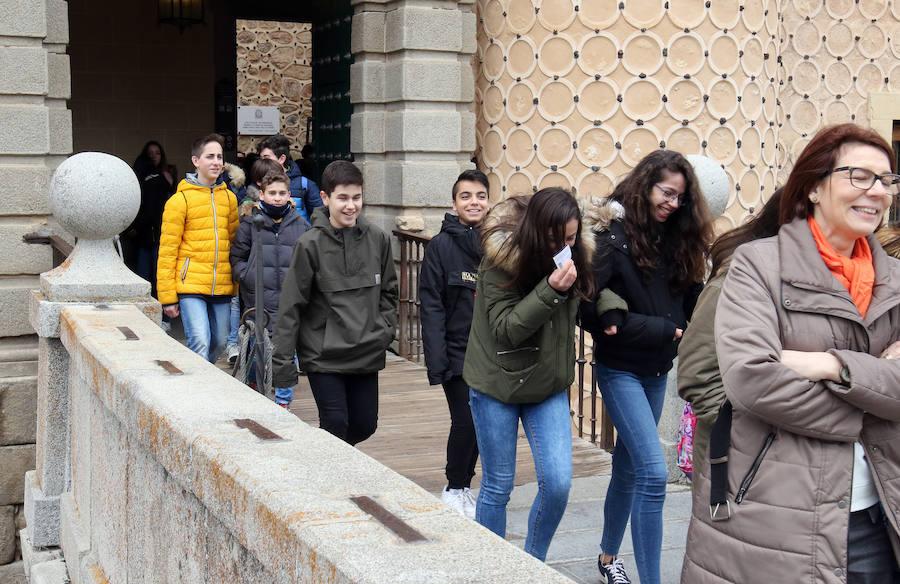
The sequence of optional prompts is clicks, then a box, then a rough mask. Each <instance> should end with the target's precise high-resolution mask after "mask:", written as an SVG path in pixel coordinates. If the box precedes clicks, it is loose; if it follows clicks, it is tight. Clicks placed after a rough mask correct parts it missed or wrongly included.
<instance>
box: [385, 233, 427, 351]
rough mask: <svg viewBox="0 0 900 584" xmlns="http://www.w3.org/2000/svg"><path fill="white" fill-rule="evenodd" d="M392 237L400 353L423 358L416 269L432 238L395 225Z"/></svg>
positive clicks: (417, 270)
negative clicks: (395, 245)
mask: <svg viewBox="0 0 900 584" xmlns="http://www.w3.org/2000/svg"><path fill="white" fill-rule="evenodd" d="M393 233H394V237H396V238H397V240H398V241H399V242H400V303H399V306H398V312H399V314H398V318H397V321H398V329H399V331H398V332H399V335H398V336H399V338H398V339H397V345H398V347H399V351H400V356H401V357H403V358H405V359H409V360H410V361H414V362H416V363H421V362H422V358H423V355H422V323H421V322H420V321H419V272H420V271H421V269H422V258H423V257H424V255H425V246H426V245H428V242H429V241H431V238H430V237H428V236H424V235H419V234H418V233H412V232H410V231H401V230H399V229H395V230H394V231H393Z"/></svg>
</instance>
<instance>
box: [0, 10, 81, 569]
mask: <svg viewBox="0 0 900 584" xmlns="http://www.w3.org/2000/svg"><path fill="white" fill-rule="evenodd" d="M0 13H2V14H3V16H2V18H0V38H2V39H3V40H2V42H0V245H2V248H3V250H4V254H3V262H2V263H0V323H2V325H0V469H2V470H0V583H4V584H5V583H6V582H19V581H20V579H21V577H22V575H23V568H24V566H23V562H22V559H21V557H22V556H21V550H20V549H19V548H18V546H17V541H18V538H17V537H16V533H17V532H18V531H19V530H20V529H21V527H22V525H23V524H24V509H23V503H24V493H23V490H22V476H23V475H24V473H25V471H27V470H29V469H32V468H34V460H35V444H34V442H35V408H36V386H37V358H38V340H37V337H36V336H35V335H34V330H33V329H32V328H31V325H30V324H29V321H28V312H27V310H23V307H24V306H27V304H28V296H29V293H30V292H29V291H30V290H31V289H32V288H34V287H36V286H37V284H38V274H39V273H40V272H43V271H45V270H49V269H50V268H52V267H53V265H52V254H51V250H50V248H49V247H48V246H43V245H29V244H26V243H24V242H23V241H22V236H23V235H25V234H26V233H30V232H33V231H35V230H37V229H39V228H41V227H45V226H46V224H47V219H48V215H49V214H50V204H49V196H48V186H49V183H50V174H51V173H52V172H53V169H54V168H55V167H56V165H57V164H59V163H60V162H61V161H62V160H63V158H64V156H65V155H67V154H68V153H69V152H71V150H72V124H71V113H70V112H69V110H68V109H67V107H66V99H68V98H69V97H71V96H70V93H71V92H70V81H69V56H68V55H66V43H68V40H69V39H68V37H69V32H68V21H67V18H68V16H67V5H66V2H65V1H64V0H0Z"/></svg>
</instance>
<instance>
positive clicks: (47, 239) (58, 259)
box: [22, 231, 72, 268]
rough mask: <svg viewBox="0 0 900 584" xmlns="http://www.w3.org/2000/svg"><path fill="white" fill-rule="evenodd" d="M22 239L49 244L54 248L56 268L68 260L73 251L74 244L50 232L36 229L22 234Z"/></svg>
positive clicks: (27, 241)
mask: <svg viewBox="0 0 900 584" xmlns="http://www.w3.org/2000/svg"><path fill="white" fill-rule="evenodd" d="M22 241H24V242H25V243H35V244H42V245H49V246H50V247H51V248H52V249H53V267H54V268H55V267H57V266H59V265H60V264H62V263H63V262H64V261H66V258H67V257H69V254H70V253H72V244H70V243H69V242H68V241H66V240H65V239H63V238H62V237H60V236H58V235H53V234H52V233H50V232H44V231H35V232H33V233H26V234H25V235H23V236H22Z"/></svg>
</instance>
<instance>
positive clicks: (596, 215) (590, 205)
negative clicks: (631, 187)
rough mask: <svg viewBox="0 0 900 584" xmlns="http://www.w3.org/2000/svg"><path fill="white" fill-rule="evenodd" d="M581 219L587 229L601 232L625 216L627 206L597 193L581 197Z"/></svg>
mask: <svg viewBox="0 0 900 584" xmlns="http://www.w3.org/2000/svg"><path fill="white" fill-rule="evenodd" d="M579 203H580V204H581V218H582V219H581V220H582V223H583V224H584V229H585V231H592V232H594V233H600V232H602V231H608V230H609V226H610V225H611V224H612V222H613V221H615V220H617V219H619V220H621V219H622V218H623V217H625V207H623V206H622V204H621V203H619V202H618V201H611V200H610V199H609V198H607V197H599V196H597V195H593V196H590V197H588V198H586V199H580V200H579Z"/></svg>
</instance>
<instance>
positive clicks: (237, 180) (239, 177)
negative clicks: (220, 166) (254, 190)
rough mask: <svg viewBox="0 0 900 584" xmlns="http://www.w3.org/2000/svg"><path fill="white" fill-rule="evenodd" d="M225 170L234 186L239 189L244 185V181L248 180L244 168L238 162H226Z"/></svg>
mask: <svg viewBox="0 0 900 584" xmlns="http://www.w3.org/2000/svg"><path fill="white" fill-rule="evenodd" d="M225 172H227V173H228V180H229V182H230V183H231V186H232V187H233V188H236V189H239V188H241V187H242V186H244V183H245V182H246V181H247V177H246V175H245V174H244V170H243V169H242V168H241V167H240V166H238V165H237V164H232V163H230V162H226V163H225Z"/></svg>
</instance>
